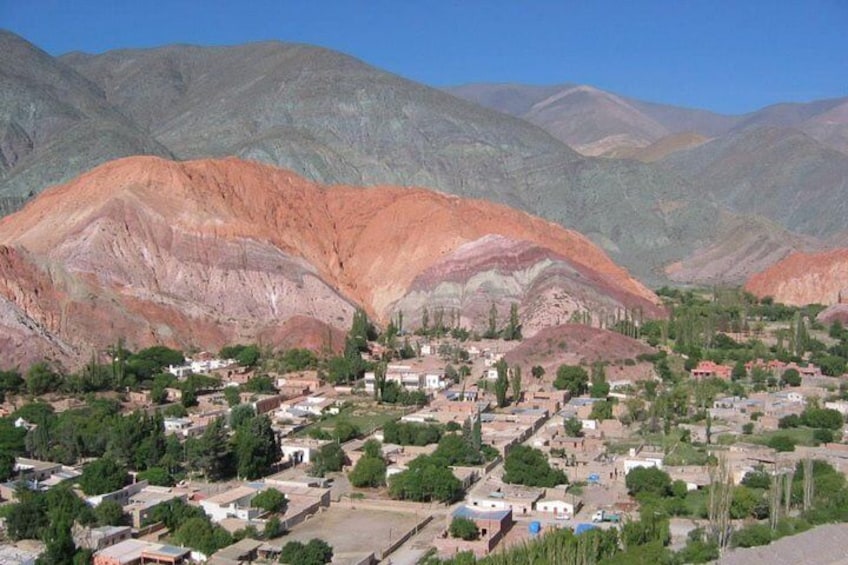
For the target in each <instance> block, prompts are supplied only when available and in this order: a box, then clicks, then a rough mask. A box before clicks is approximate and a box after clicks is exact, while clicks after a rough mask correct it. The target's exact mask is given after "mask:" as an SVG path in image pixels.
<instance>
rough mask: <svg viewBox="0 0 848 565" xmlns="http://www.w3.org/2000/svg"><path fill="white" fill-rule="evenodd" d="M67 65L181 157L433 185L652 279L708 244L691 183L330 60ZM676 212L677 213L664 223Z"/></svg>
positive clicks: (164, 51)
mask: <svg viewBox="0 0 848 565" xmlns="http://www.w3.org/2000/svg"><path fill="white" fill-rule="evenodd" d="M61 61H62V62H63V63H65V64H67V65H69V66H71V67H72V68H74V69H75V70H76V71H78V72H79V73H80V74H82V75H84V76H85V77H87V78H88V79H90V80H91V81H93V82H94V83H95V84H97V85H98V86H99V87H100V88H101V89H102V90H103V91H104V92H105V93H106V98H107V100H108V101H109V102H110V103H111V104H112V105H113V106H114V107H116V108H118V109H119V110H120V111H121V112H122V113H124V114H125V115H127V116H129V117H130V118H132V119H134V120H135V121H136V122H138V123H139V124H140V126H141V127H142V128H144V129H145V130H146V131H150V133H151V134H152V135H153V136H154V137H155V138H156V139H157V140H158V141H160V142H161V143H162V144H164V145H165V146H167V147H168V148H169V150H171V151H172V152H173V153H174V154H175V155H176V156H177V157H178V158H181V159H186V158H198V157H206V156H225V155H236V156H239V157H243V158H247V159H253V160H258V161H262V162H265V163H269V164H272V165H275V166H281V167H285V168H288V169H291V170H293V171H295V172H297V173H298V174H301V175H303V176H306V177H307V178H310V179H312V180H315V181H318V182H322V183H326V184H336V183H346V184H356V185H377V184H386V183H388V184H396V185H411V186H428V187H432V188H435V189H438V190H442V191H445V192H449V193H453V194H457V195H460V196H467V197H473V198H486V199H489V200H492V201H495V202H500V203H504V204H507V205H509V206H513V207H517V208H520V209H523V210H526V211H528V212H530V213H533V214H538V215H541V216H543V217H545V218H547V219H549V220H552V221H555V222H557V223H560V224H562V225H567V226H569V227H573V228H575V229H578V230H580V231H581V232H583V233H585V234H586V235H588V236H589V237H590V238H591V239H592V240H593V241H595V242H596V243H598V244H600V245H601V246H603V248H604V249H605V250H606V251H607V252H608V253H610V254H611V255H612V256H613V258H614V259H615V260H616V261H621V262H623V264H625V265H626V266H628V268H631V269H633V270H634V272H637V273H638V274H639V276H641V277H643V278H644V279H645V280H658V279H660V278H661V277H662V266H663V265H664V264H665V263H667V262H668V261H670V260H675V259H678V258H680V257H681V256H685V255H686V254H687V253H688V252H689V251H690V250H691V249H692V248H693V247H694V246H695V245H697V243H698V242H699V241H701V240H703V239H704V238H708V237H709V236H710V234H711V230H712V229H713V228H712V225H711V224H710V223H709V221H708V220H706V219H705V218H704V217H703V214H702V211H703V210H705V209H710V207H711V206H710V204H709V203H704V202H701V201H700V200H699V199H697V198H695V200H696V201H695V202H693V201H692V200H693V198H692V191H691V189H690V187H689V186H688V184H687V183H685V182H684V181H682V180H681V179H680V178H678V177H676V176H674V175H672V174H669V173H668V172H666V171H664V170H661V169H660V168H657V167H651V166H646V165H642V164H639V163H634V162H626V161H611V160H605V159H604V160H598V159H587V158H585V157H582V156H581V155H579V154H577V153H575V152H574V151H572V150H571V149H570V148H568V147H567V146H566V145H564V144H563V143H561V142H559V141H558V140H556V139H554V138H553V137H551V136H550V135H549V134H547V133H546V132H544V131H543V130H541V129H540V128H538V127H535V126H533V125H532V124H530V123H528V122H526V121H524V120H520V119H517V118H513V117H510V116H506V115H504V114H501V113H499V112H495V111H492V110H489V109H486V108H483V107H481V106H478V105H476V104H472V103H469V102H466V101H463V100H459V99H457V98H456V97H454V96H451V95H449V94H447V93H444V92H442V91H439V90H436V89H432V88H429V87H426V86H423V85H420V84H416V83H414V82H411V81H408V80H405V79H403V78H401V77H398V76H395V75H392V74H389V73H386V72H384V71H381V70H379V69H375V68H373V67H370V66H368V65H366V64H365V63H363V62H361V61H358V60H356V59H353V58H351V57H348V56H346V55H342V54H340V53H336V52H333V51H329V50H326V49H321V48H317V47H310V46H304V45H292V44H284V43H277V42H269V43H258V44H250V45H243V46H237V47H221V48H217V47H216V48H201V47H189V46H171V47H163V48H158V49H148V50H122V51H114V52H109V53H105V54H102V55H94V56H92V55H83V54H79V53H75V54H70V55H67V56H64V57H62V58H61ZM667 202H675V203H678V205H676V206H675V207H673V208H671V212H668V213H663V212H661V211H660V210H661V209H666V208H667V207H665V204H666V203H667Z"/></svg>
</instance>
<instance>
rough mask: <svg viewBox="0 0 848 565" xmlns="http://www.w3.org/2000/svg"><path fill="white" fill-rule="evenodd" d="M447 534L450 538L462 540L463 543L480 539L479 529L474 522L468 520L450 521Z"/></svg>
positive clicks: (456, 519)
mask: <svg viewBox="0 0 848 565" xmlns="http://www.w3.org/2000/svg"><path fill="white" fill-rule="evenodd" d="M448 532H449V533H450V535H451V537H454V538H459V539H463V540H465V541H474V540H476V539H478V538H479V537H480V529H479V528H478V527H477V524H475V523H474V520H470V519H468V518H454V519H453V520H451V524H450V527H449V528H448Z"/></svg>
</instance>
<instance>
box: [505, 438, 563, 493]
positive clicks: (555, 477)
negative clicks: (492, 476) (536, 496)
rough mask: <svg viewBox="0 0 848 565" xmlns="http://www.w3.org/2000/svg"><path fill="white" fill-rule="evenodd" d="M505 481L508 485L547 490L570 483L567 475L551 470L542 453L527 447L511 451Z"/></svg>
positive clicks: (516, 447) (521, 446)
mask: <svg viewBox="0 0 848 565" xmlns="http://www.w3.org/2000/svg"><path fill="white" fill-rule="evenodd" d="M503 480H504V482H506V483H512V484H521V485H526V486H530V487H547V488H553V487H555V486H557V485H562V484H567V483H568V478H567V477H566V476H565V473H563V472H562V471H560V470H558V469H553V468H551V466H550V464H549V463H548V458H547V457H546V456H545V455H544V454H543V453H542V452H541V451H539V450H538V449H535V448H532V447H529V446H527V445H517V446H515V447H513V448H512V449H511V450H510V452H509V454H508V455H507V456H506V460H505V461H504V475H503Z"/></svg>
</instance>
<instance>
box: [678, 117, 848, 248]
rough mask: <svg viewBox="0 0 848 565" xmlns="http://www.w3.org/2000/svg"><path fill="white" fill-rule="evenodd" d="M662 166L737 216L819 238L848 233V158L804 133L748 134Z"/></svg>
mask: <svg viewBox="0 0 848 565" xmlns="http://www.w3.org/2000/svg"><path fill="white" fill-rule="evenodd" d="M662 162H663V163H664V164H665V165H667V166H668V167H669V168H670V169H671V170H673V171H675V172H676V173H678V174H680V175H682V176H684V177H687V178H689V180H690V181H691V182H692V183H693V185H695V186H696V187H697V188H698V189H699V190H701V191H703V193H704V194H705V195H706V194H709V195H710V196H711V198H713V199H714V201H715V202H717V203H718V204H720V205H723V206H727V207H728V208H730V209H731V210H733V211H736V212H740V213H743V214H757V215H761V216H764V217H766V218H770V219H772V220H775V221H777V222H779V223H780V224H781V225H783V226H784V227H786V228H787V229H789V230H792V231H797V232H799V233H802V234H807V235H812V236H816V237H828V236H832V235H835V234H837V233H840V232H842V231H845V230H846V229H848V199H846V198H845V195H846V194H848V156H846V155H843V154H841V153H839V152H837V151H834V150H831V149H828V148H826V147H824V146H822V145H821V144H819V143H818V142H817V141H815V140H814V139H812V138H810V137H808V136H807V135H805V134H803V133H801V132H799V131H796V130H791V129H780V128H754V129H746V130H743V131H741V132H739V133H734V134H729V135H727V136H724V137H722V138H719V139H716V140H713V141H711V142H709V143H705V144H703V145H700V146H698V147H695V148H692V149H688V150H684V151H679V152H677V153H674V154H672V155H670V156H669V157H668V158H666V159H665V160H663V161H662Z"/></svg>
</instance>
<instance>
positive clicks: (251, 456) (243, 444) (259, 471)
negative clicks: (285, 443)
mask: <svg viewBox="0 0 848 565" xmlns="http://www.w3.org/2000/svg"><path fill="white" fill-rule="evenodd" d="M233 444H234V446H235V455H236V462H237V466H238V475H239V477H243V478H245V479H248V480H253V479H258V478H259V477H263V476H265V475H267V474H269V473H270V472H271V468H272V467H273V465H274V463H276V462H277V461H279V459H280V444H279V441H277V434H276V433H275V432H274V430H273V429H272V428H271V421H270V420H269V419H268V416H265V415H263V416H257V417H255V418H252V419H250V420H249V421H247V422H246V423H245V424H243V425H242V426H240V427H239V429H238V430H237V431H236V435H235V438H234V440H233Z"/></svg>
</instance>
